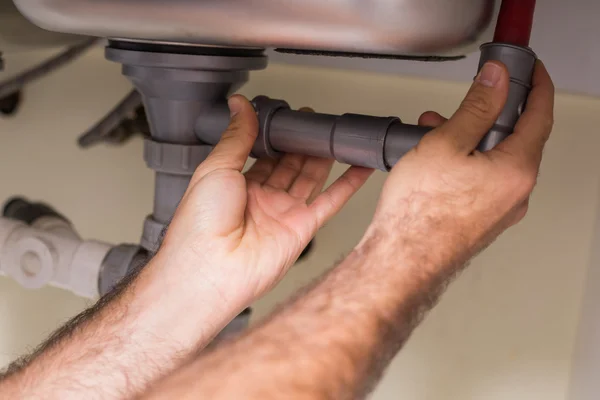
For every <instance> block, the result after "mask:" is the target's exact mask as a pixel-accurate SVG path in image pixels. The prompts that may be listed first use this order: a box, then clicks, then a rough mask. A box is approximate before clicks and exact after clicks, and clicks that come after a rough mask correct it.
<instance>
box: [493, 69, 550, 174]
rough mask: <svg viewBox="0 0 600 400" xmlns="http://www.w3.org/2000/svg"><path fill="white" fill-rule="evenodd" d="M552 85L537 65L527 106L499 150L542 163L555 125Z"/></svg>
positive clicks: (546, 74) (544, 72)
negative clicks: (544, 151) (546, 145)
mask: <svg viewBox="0 0 600 400" xmlns="http://www.w3.org/2000/svg"><path fill="white" fill-rule="evenodd" d="M554 93H555V89H554V83H552V78H550V75H549V74H548V71H547V70H546V67H545V66H544V64H543V63H542V62H541V61H538V63H537V65H536V68H535V72H534V74H533V89H532V90H531V93H530V94H529V98H528V100H527V106H526V107H525V111H524V112H523V115H522V116H521V118H520V119H519V121H518V122H517V125H516V126H515V131H514V133H513V134H512V135H511V136H510V137H508V138H507V139H506V140H505V141H504V142H502V143H500V146H499V147H498V150H500V151H504V152H508V153H511V154H514V155H520V154H522V155H523V156H525V157H529V158H533V159H534V162H537V163H538V164H539V162H541V158H542V152H543V150H544V145H545V144H546V142H547V141H548V138H549V137H550V133H551V132H552V127H553V125H554Z"/></svg>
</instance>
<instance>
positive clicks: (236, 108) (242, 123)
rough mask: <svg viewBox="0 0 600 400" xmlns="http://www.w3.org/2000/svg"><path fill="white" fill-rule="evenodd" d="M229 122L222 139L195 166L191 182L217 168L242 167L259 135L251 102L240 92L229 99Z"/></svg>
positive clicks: (238, 169)
mask: <svg viewBox="0 0 600 400" xmlns="http://www.w3.org/2000/svg"><path fill="white" fill-rule="evenodd" d="M229 109H230V112H231V122H230V123H229V127H228V128H227V130H226V131H225V132H224V133H223V136H222V137H221V140H220V141H219V143H217V145H216V146H215V148H214V149H213V151H212V152H211V153H210V155H209V156H208V157H207V159H206V161H204V162H203V163H202V164H201V165H200V166H199V167H198V169H197V170H196V173H195V174H194V176H193V177H192V182H196V181H198V180H200V179H202V177H204V176H206V175H207V174H209V173H211V172H213V171H215V170H218V169H233V170H237V171H242V169H243V168H244V165H245V164H246V161H247V160H248V156H249V155H250V151H252V146H254V141H255V140H256V137H257V136H258V120H257V119H256V112H255V111H254V108H253V107H252V105H251V104H250V102H249V101H248V100H247V99H246V98H245V97H243V96H239V95H235V96H232V97H231V98H230V99H229Z"/></svg>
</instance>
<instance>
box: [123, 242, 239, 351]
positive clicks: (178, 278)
mask: <svg viewBox="0 0 600 400" xmlns="http://www.w3.org/2000/svg"><path fill="white" fill-rule="evenodd" d="M224 270H225V268H223V266H222V265H218V263H215V264H209V263H200V262H198V259H197V257H196V258H193V257H190V256H188V255H187V254H186V253H185V252H177V253H169V254H167V253H166V252H162V251H159V252H158V253H157V254H156V256H155V257H154V258H153V259H152V260H151V261H150V262H149V264H148V265H147V266H146V267H145V268H144V270H143V271H142V272H141V273H140V276H139V277H138V278H136V280H135V281H134V282H133V284H132V286H131V288H130V290H131V291H132V294H133V296H132V297H131V303H132V304H131V305H130V309H132V310H135V312H137V313H138V316H137V317H136V318H137V321H136V322H137V323H138V324H139V325H140V326H144V327H145V328H146V330H148V331H150V332H152V334H153V335H155V336H156V337H163V338H164V339H168V340H170V341H172V342H173V343H178V344H180V345H181V346H183V347H184V348H196V347H198V346H201V347H202V345H204V344H207V343H208V342H209V341H210V340H211V339H212V338H213V337H214V336H215V335H217V334H218V333H219V332H220V331H221V330H222V329H223V328H224V327H225V326H226V325H227V324H228V323H229V322H230V321H231V320H232V319H233V318H235V316H237V315H238V314H239V313H240V312H241V311H243V310H244V308H246V307H247V306H248V304H249V302H250V300H248V299H247V298H246V297H247V296H244V294H243V292H242V291H240V290H238V288H237V287H236V285H235V282H234V281H233V280H232V279H231V276H227V274H225V273H224Z"/></svg>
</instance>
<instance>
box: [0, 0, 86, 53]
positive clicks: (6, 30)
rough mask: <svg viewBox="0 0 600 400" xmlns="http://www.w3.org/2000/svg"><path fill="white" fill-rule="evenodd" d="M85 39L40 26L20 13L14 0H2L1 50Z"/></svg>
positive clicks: (63, 43)
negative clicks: (50, 30) (49, 30)
mask: <svg viewBox="0 0 600 400" xmlns="http://www.w3.org/2000/svg"><path fill="white" fill-rule="evenodd" d="M83 40H85V37H81V36H75V35H68V34H64V33H57V32H48V31H46V30H43V29H41V28H38V27H37V26H35V25H33V24H32V23H31V22H29V21H28V20H27V19H26V18H25V17H24V16H23V15H21V13H19V11H18V10H17V8H16V7H15V5H14V4H13V1H12V0H0V52H6V53H11V52H16V51H23V50H30V49H36V48H40V47H59V46H63V45H67V44H75V43H78V42H81V41H83Z"/></svg>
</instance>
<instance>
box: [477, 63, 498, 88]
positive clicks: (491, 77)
mask: <svg viewBox="0 0 600 400" xmlns="http://www.w3.org/2000/svg"><path fill="white" fill-rule="evenodd" d="M500 78H502V68H501V67H500V66H499V65H497V64H495V63H492V62H487V63H485V65H484V66H483V68H482V69H481V71H480V72H479V75H477V78H476V79H475V80H476V81H477V82H479V83H481V84H482V85H483V86H487V87H490V88H493V87H496V85H498V82H500Z"/></svg>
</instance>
